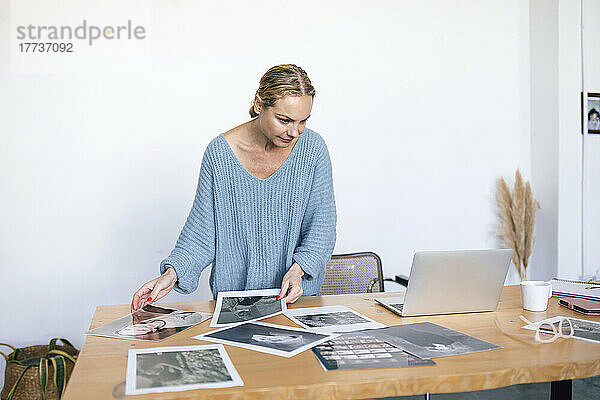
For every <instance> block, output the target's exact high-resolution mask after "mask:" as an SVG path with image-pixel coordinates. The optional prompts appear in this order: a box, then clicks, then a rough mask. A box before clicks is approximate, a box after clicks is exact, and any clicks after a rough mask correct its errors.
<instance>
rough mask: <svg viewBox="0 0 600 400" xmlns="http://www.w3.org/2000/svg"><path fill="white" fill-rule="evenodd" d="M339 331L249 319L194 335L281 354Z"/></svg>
mask: <svg viewBox="0 0 600 400" xmlns="http://www.w3.org/2000/svg"><path fill="white" fill-rule="evenodd" d="M337 336H339V335H327V334H318V333H314V332H308V331H306V330H303V329H299V328H292V327H288V326H282V325H274V324H268V323H265V322H247V323H244V324H239V325H235V326H233V327H228V328H222V329H218V330H216V331H212V332H207V333H204V334H202V335H198V336H194V339H200V340H208V341H213V342H217V343H223V344H229V345H232V346H238V347H243V348H246V349H250V350H256V351H260V352H263V353H269V354H274V355H278V356H282V357H292V356H295V355H296V354H299V353H301V352H303V351H305V350H308V349H310V348H311V347H313V346H316V345H317V344H319V343H322V342H325V341H327V340H331V339H333V338H336V337H337Z"/></svg>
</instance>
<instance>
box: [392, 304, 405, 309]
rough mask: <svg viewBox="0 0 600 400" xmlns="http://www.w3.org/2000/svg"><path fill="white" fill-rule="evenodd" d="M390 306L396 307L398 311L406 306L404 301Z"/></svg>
mask: <svg viewBox="0 0 600 400" xmlns="http://www.w3.org/2000/svg"><path fill="white" fill-rule="evenodd" d="M390 306H392V307H394V308H395V309H396V310H398V311H402V309H403V308H404V303H398V304H390Z"/></svg>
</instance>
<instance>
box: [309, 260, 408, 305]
mask: <svg viewBox="0 0 600 400" xmlns="http://www.w3.org/2000/svg"><path fill="white" fill-rule="evenodd" d="M325 268H326V270H325V279H324V280H323V285H322V286H321V294H323V295H328V294H349V293H373V292H383V291H384V286H383V282H384V281H390V282H396V283H398V284H400V285H402V286H407V285H408V278H406V277H404V276H402V275H396V277H395V278H394V279H391V278H384V277H383V268H382V263H381V258H380V257H379V256H378V255H377V254H375V253H373V252H371V251H365V252H360V253H349V254H334V255H332V256H331V259H330V260H329V262H328V263H327V265H326V267H325Z"/></svg>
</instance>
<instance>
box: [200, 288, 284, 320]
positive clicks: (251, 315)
mask: <svg viewBox="0 0 600 400" xmlns="http://www.w3.org/2000/svg"><path fill="white" fill-rule="evenodd" d="M279 292H280V290H279V289H266V290H246V291H237V292H219V294H218V296H217V304H216V306H215V313H214V315H213V318H212V320H211V322H210V326H211V327H213V328H214V327H222V326H231V325H234V324H241V323H244V322H251V321H257V320H259V319H263V318H266V317H271V316H273V315H277V314H280V313H282V312H284V311H286V310H287V308H286V303H285V300H284V299H281V300H277V296H279Z"/></svg>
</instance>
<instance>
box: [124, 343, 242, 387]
mask: <svg viewBox="0 0 600 400" xmlns="http://www.w3.org/2000/svg"><path fill="white" fill-rule="evenodd" d="M243 384H244V383H243V382H242V379H241V378H240V375H239V374H238V372H237V371H236V369H235V367H234V366H233V363H232V362H231V359H230V358H229V356H228V354H227V352H226V351H225V348H224V347H223V346H222V345H219V344H217V345H205V346H178V347H155V348H151V349H131V350H129V357H128V359H127V380H126V385H125V394H127V395H128V396H129V395H134V394H145V393H162V392H174V391H182V390H192V389H208V388H224V387H231V386H243Z"/></svg>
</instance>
